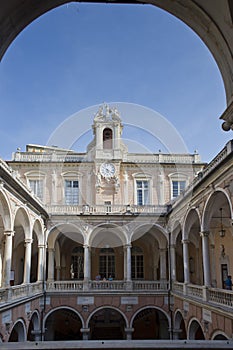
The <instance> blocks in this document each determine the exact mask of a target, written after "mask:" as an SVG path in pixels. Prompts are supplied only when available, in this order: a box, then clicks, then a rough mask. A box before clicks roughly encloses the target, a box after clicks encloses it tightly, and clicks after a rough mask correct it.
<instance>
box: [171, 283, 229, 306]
mask: <svg viewBox="0 0 233 350" xmlns="http://www.w3.org/2000/svg"><path fill="white" fill-rule="evenodd" d="M172 292H173V293H174V294H176V293H177V294H179V295H182V296H183V297H188V298H191V299H194V300H198V301H202V302H204V303H205V302H208V303H209V304H212V305H214V306H216V307H220V306H222V307H225V308H232V307H233V291H230V290H225V289H218V288H211V287H206V286H200V285H194V284H186V283H181V282H173V284H172Z"/></svg>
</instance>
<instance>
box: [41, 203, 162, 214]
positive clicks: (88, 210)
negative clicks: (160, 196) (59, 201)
mask: <svg viewBox="0 0 233 350" xmlns="http://www.w3.org/2000/svg"><path fill="white" fill-rule="evenodd" d="M45 208H46V210H47V212H48V213H49V214H53V215H67V214H70V215H89V214H90V215H92V214H93V215H106V214H107V215H110V214H119V215H124V214H128V215H130V214H157V215H163V214H165V213H167V205H130V206H129V205H91V206H89V205H47V206H46V207H45Z"/></svg>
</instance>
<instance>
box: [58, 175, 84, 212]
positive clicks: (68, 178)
mask: <svg viewBox="0 0 233 350" xmlns="http://www.w3.org/2000/svg"><path fill="white" fill-rule="evenodd" d="M61 175H62V180H63V191H62V201H63V204H64V205H75V206H76V205H77V206H78V205H82V204H83V200H82V196H81V188H82V174H80V173H78V172H66V173H63V174H61ZM66 181H72V182H74V181H78V202H77V204H73V203H67V201H66ZM72 188H75V187H72Z"/></svg>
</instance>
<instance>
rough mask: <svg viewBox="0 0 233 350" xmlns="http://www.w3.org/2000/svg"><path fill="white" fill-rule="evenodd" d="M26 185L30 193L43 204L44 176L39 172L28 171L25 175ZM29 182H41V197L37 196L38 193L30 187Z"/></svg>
mask: <svg viewBox="0 0 233 350" xmlns="http://www.w3.org/2000/svg"><path fill="white" fill-rule="evenodd" d="M25 177H26V183H27V186H28V188H29V189H30V191H31V192H32V193H33V194H34V195H35V196H36V197H37V198H39V200H40V201H41V202H44V199H45V180H46V174H45V173H42V172H40V171H29V172H27V173H25ZM30 181H40V182H41V192H42V194H41V196H38V194H37V193H38V192H37V193H35V192H34V191H33V189H32V187H31V185H30Z"/></svg>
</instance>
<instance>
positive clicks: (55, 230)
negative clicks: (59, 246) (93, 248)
mask: <svg viewBox="0 0 233 350" xmlns="http://www.w3.org/2000/svg"><path fill="white" fill-rule="evenodd" d="M61 234H63V235H64V236H65V237H67V238H70V239H71V240H73V241H74V242H77V243H79V244H84V234H83V232H82V230H81V229H80V228H79V227H78V226H77V225H75V224H70V223H61V224H59V225H55V226H53V227H52V228H51V229H50V231H49V233H48V236H47V242H48V246H49V247H50V248H54V245H55V241H56V240H57V238H58V237H59V235H61Z"/></svg>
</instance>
